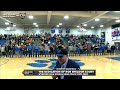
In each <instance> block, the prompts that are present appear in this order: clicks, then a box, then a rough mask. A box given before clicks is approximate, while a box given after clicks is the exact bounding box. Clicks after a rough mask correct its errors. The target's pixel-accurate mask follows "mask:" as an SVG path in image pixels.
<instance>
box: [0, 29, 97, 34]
mask: <svg viewBox="0 0 120 90" xmlns="http://www.w3.org/2000/svg"><path fill="white" fill-rule="evenodd" d="M55 30H56V31H55V34H59V31H58V28H56V29H55ZM44 32H49V33H50V32H51V28H29V29H25V30H24V28H16V30H15V31H6V30H5V28H0V34H16V35H22V34H25V33H26V34H33V33H34V34H40V33H44ZM62 34H63V35H65V34H66V30H65V29H63V33H62ZM70 34H74V35H82V34H87V35H90V34H95V30H92V29H87V31H86V32H79V31H78V28H71V29H70Z"/></svg>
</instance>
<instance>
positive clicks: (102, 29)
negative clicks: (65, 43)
mask: <svg viewBox="0 0 120 90" xmlns="http://www.w3.org/2000/svg"><path fill="white" fill-rule="evenodd" d="M1 14H2V16H3V17H2V18H0V20H1V21H0V25H1V27H2V28H0V34H13V35H14V34H15V35H23V34H29V35H31V34H44V33H45V32H50V33H51V34H52V35H53V34H59V33H61V31H60V30H58V28H59V27H61V28H63V31H62V33H61V34H62V35H65V34H66V33H67V34H74V35H92V34H94V35H98V36H99V37H101V38H103V39H104V42H105V43H110V45H113V44H118V45H120V34H119V33H120V25H119V22H120V20H119V15H120V12H117V11H97V12H96V11H72V12H70V11H1ZM64 15H66V18H68V20H65V16H64ZM27 16H29V18H27ZM32 16H33V17H32ZM67 16H69V17H67ZM6 22H9V23H13V24H12V25H14V26H15V27H11V25H10V26H9V25H7V23H6ZM5 23H6V24H5ZM33 23H34V24H35V23H37V25H36V24H35V25H34V24H33ZM82 24H83V26H82ZM53 27H54V28H56V32H52V29H51V28H53ZM66 28H67V30H68V28H69V30H70V32H67V30H66ZM69 30H68V31H69ZM116 30H118V31H119V32H118V35H117V36H114V34H115V33H113V32H115V31H116ZM1 42H4V41H1ZM6 43H7V42H6ZM69 59H72V60H74V61H75V62H77V63H78V64H79V66H80V68H81V69H83V70H93V69H94V70H96V75H95V76H83V79H120V51H118V52H117V54H114V55H100V56H99V55H98V56H94V55H91V56H84V55H80V56H69ZM56 61H57V57H53V58H52V59H51V57H48V56H47V57H45V56H40V57H37V58H35V57H28V56H27V57H21V58H16V57H13V58H10V57H1V58H0V79H52V77H51V76H24V74H23V71H24V70H29V69H32V70H41V69H42V70H43V69H44V70H50V69H53V68H54V66H55V63H56Z"/></svg>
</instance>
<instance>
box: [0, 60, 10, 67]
mask: <svg viewBox="0 0 120 90" xmlns="http://www.w3.org/2000/svg"><path fill="white" fill-rule="evenodd" d="M8 61H10V60H9V59H7V61H6V62H4V63H3V64H1V65H0V66H2V65H4V64H6V63H8Z"/></svg>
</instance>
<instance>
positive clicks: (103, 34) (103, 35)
mask: <svg viewBox="0 0 120 90" xmlns="http://www.w3.org/2000/svg"><path fill="white" fill-rule="evenodd" d="M101 38H102V41H103V42H105V32H101Z"/></svg>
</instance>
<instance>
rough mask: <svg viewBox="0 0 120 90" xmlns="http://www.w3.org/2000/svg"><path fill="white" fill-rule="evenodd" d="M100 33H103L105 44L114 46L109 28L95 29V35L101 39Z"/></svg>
mask: <svg viewBox="0 0 120 90" xmlns="http://www.w3.org/2000/svg"><path fill="white" fill-rule="evenodd" d="M101 32H105V43H107V42H108V43H110V45H112V44H114V42H113V41H112V37H111V32H112V29H111V27H105V28H99V29H97V31H96V34H97V35H99V37H101Z"/></svg>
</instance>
